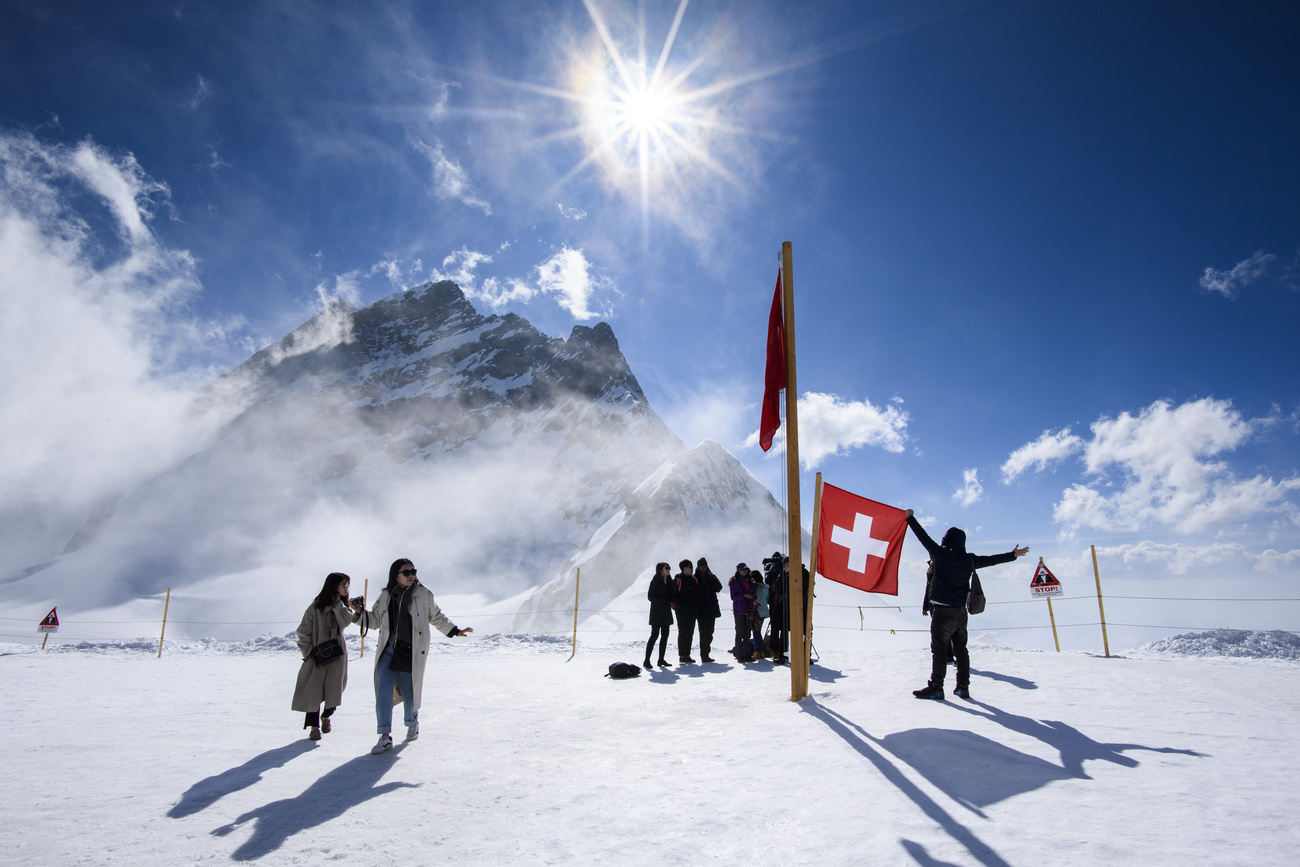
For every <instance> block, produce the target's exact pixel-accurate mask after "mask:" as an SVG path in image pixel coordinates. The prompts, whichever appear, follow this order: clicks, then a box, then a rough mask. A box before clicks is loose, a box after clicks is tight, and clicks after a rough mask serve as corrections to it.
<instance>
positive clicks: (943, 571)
mask: <svg viewBox="0 0 1300 867" xmlns="http://www.w3.org/2000/svg"><path fill="white" fill-rule="evenodd" d="M907 525H908V526H909V527H911V528H912V532H913V533H915V534H916V538H917V539H919V540H921V544H922V545H924V546H925V550H927V551H929V552H930V559H931V560H932V561H934V581H933V582H932V583H931V584H930V590H929V600H930V601H931V602H933V603H934V604H936V605H949V606H952V607H953V608H965V607H966V595H967V594H968V593H970V573H971V572H972V570H974V569H983V568H984V567H985V566H997V565H998V564H999V563H1010V562H1011V561H1013V560H1015V559H1016V554H1015V552H1014V551H1008V552H1007V553H1005V554H991V555H988V556H981V555H979V554H970V553H967V551H966V534H965V533H964V532H963V531H961V530H959V529H957V528H956V527H952V528H951V529H949V530H948V532H947V533H944V535H943V544H942V545H940V544H938V543H936V542H935V541H934V540H933V539H931V538H930V534H929V533H927V532H925V528H924V527H922V526H921V524H920V522H919V521H917V520H916V518H915V517H912V518H908V519H907Z"/></svg>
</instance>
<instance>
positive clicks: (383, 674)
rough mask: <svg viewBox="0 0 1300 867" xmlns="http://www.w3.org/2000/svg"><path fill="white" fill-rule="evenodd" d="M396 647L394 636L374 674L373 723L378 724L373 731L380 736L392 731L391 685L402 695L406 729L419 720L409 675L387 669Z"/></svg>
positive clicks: (406, 672) (405, 672) (407, 672)
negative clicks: (395, 686) (395, 685)
mask: <svg viewBox="0 0 1300 867" xmlns="http://www.w3.org/2000/svg"><path fill="white" fill-rule="evenodd" d="M396 646H397V635H396V634H394V635H393V637H392V638H391V639H390V640H389V642H388V646H387V647H385V648H384V652H383V655H381V656H380V657H379V671H377V672H376V673H375V721H376V722H378V723H379V727H378V728H377V729H376V730H375V731H376V733H378V734H381V735H387V734H392V731H393V684H397V688H398V690H399V691H401V693H402V712H403V717H404V718H405V720H406V725H407V728H410V727H411V726H413V725H415V724H416V722H418V721H419V718H420V712H419V711H418V710H416V709H415V692H414V691H413V690H412V688H411V673H410V672H409V671H403V672H396V671H390V670H389V668H388V662H389V660H391V659H392V658H393V648H394V647H396Z"/></svg>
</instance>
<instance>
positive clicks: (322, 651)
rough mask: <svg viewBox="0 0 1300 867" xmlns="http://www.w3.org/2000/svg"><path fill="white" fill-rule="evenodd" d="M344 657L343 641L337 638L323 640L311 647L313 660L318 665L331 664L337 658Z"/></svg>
mask: <svg viewBox="0 0 1300 867" xmlns="http://www.w3.org/2000/svg"><path fill="white" fill-rule="evenodd" d="M342 658H343V642H341V641H339V640H338V639H337V638H331V639H330V640H329V641H322V642H321V643H320V644H318V645H316V646H315V647H313V648H312V649H311V661H312V662H314V663H316V664H317V665H329V664H330V663H331V662H333V661H335V660H336V659H342Z"/></svg>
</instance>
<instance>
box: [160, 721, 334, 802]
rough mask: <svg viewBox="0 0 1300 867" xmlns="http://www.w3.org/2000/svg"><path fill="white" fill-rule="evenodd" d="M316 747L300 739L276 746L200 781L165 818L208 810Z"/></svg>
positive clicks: (188, 790)
mask: <svg viewBox="0 0 1300 867" xmlns="http://www.w3.org/2000/svg"><path fill="white" fill-rule="evenodd" d="M315 748H316V744H315V742H314V741H309V740H307V739H305V738H301V739H298V740H295V741H294V742H293V743H291V744H287V745H286V746H283V747H276V748H275V749H273V750H267V751H266V752H264V753H262V754H261V755H258V756H253V758H251V759H249V760H248V761H246V762H244V763H243V764H242V765H239V766H238V767H234V768H231V769H230V770H228V771H222V772H221V773H219V774H214V775H213V776H211V777H206V778H204V779H202V780H199V781H198V782H197V783H195V784H194V785H192V786H190V787H189V788H188V789H186V790H185V794H183V795H181V799H180V800H179V801H177V802H176V806H174V807H172V808H171V809H170V810H168V811H167V815H168V816H170V817H172V818H173V819H183V818H184V817H186V816H193V815H194V814H195V813H197V812H199V811H200V810H206V809H207V808H208V807H211V806H212V805H213V804H215V803H216V802H217V801H220V800H221V799H222V798H224V797H225V796H226V795H230V794H234V793H235V792H238V791H240V790H241V789H247V788H248V787H249V786H251V785H253V784H254V783H256V782H257V781H258V780H260V779H262V774H263V773H265V772H266V771H269V770H271V769H272V768H282V767H284V766H285V765H287V764H288V763H289V762H290V761H292V760H293V759H296V758H297V757H298V756H300V755H302V754H303V753H306V752H310V751H311V750H313V749H315Z"/></svg>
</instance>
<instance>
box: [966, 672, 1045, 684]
mask: <svg viewBox="0 0 1300 867" xmlns="http://www.w3.org/2000/svg"><path fill="white" fill-rule="evenodd" d="M970 673H971V674H978V675H979V676H980V677H987V678H988V679H989V680H1000V681H1002V682H1003V683H1009V684H1011V685H1012V686H1014V687H1018V688H1020V689H1038V684H1036V683H1034V682H1033V681H1032V680H1025V679H1024V678H1023V677H1016V676H1015V675H1013V674H998V673H997V672H996V671H980V670H979V669H978V668H972V669H971V670H970Z"/></svg>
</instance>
